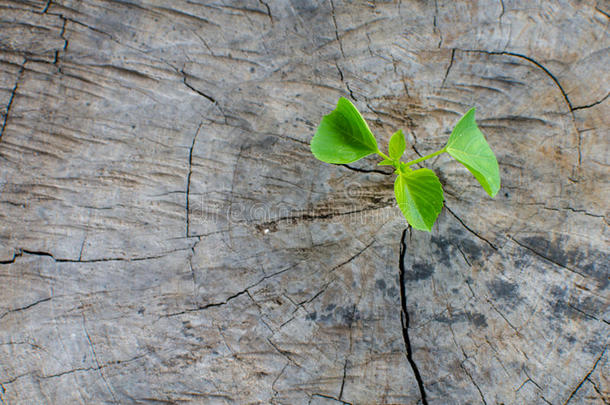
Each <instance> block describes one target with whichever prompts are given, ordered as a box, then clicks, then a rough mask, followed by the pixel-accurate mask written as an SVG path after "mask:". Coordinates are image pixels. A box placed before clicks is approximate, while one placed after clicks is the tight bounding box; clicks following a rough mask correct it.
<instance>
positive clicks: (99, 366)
mask: <svg viewBox="0 0 610 405" xmlns="http://www.w3.org/2000/svg"><path fill="white" fill-rule="evenodd" d="M82 317H83V331H84V332H85V335H86V336H87V341H88V342H89V348H90V349H91V354H93V361H94V362H95V365H96V366H97V367H96V370H97V371H98V372H99V374H100V377H102V380H103V381H104V384H105V385H106V388H107V389H108V392H109V393H110V396H112V399H113V400H114V403H115V404H118V403H119V402H118V401H117V399H116V395H115V393H114V390H113V389H112V387H110V384H109V383H108V381H107V380H106V376H105V375H104V373H103V372H102V366H101V365H100V362H99V361H98V359H97V353H96V352H95V346H94V345H93V341H92V340H91V335H89V331H88V330H87V320H86V319H85V314H84V313H83V314H82Z"/></svg>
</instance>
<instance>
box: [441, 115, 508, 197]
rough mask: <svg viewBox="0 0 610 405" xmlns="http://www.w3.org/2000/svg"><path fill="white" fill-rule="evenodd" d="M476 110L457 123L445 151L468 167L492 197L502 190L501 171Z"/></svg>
mask: <svg viewBox="0 0 610 405" xmlns="http://www.w3.org/2000/svg"><path fill="white" fill-rule="evenodd" d="M474 110H475V109H474V108H471V109H470V111H468V112H467V113H466V115H464V116H463V117H462V119H460V121H459V122H458V123H457V125H456V126H455V128H454V129H453V132H451V136H450V137H449V141H448V142H447V146H446V147H445V150H446V151H447V153H449V154H450V155H451V156H453V157H454V158H455V159H456V160H457V161H458V162H460V163H461V164H463V165H464V166H466V168H467V169H468V170H470V173H472V174H473V175H474V177H475V178H476V179H477V180H478V181H479V183H481V186H483V188H484V189H485V191H487V194H489V195H490V196H492V197H493V196H495V195H496V194H497V193H498V190H500V169H499V168H498V161H497V160H496V156H495V155H494V153H493V151H492V150H491V148H490V147H489V145H488V144H487V141H486V140H485V136H483V133H482V132H481V131H480V130H479V127H478V126H477V123H476V122H475V120H474Z"/></svg>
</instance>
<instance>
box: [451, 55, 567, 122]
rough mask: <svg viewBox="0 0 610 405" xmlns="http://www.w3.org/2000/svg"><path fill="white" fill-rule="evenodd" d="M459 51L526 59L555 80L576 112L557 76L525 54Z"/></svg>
mask: <svg viewBox="0 0 610 405" xmlns="http://www.w3.org/2000/svg"><path fill="white" fill-rule="evenodd" d="M459 50H460V51H462V52H467V53H484V54H487V55H508V56H514V57H516V58H520V59H524V60H526V61H528V62H530V63H532V64H534V65H536V66H537V67H538V68H540V69H541V70H542V71H543V72H544V73H545V74H546V75H547V76H548V77H550V78H551V80H553V82H555V85H557V88H559V91H561V95H562V96H563V99H564V100H565V102H566V104H567V105H568V107H569V108H570V112H573V111H574V107H573V106H572V102H571V101H570V98H569V97H568V94H567V93H566V91H565V90H564V89H563V86H562V85H561V83H559V80H558V79H557V77H555V75H554V74H553V73H551V72H550V71H549V70H548V69H547V68H546V67H545V66H544V65H542V64H541V63H540V62H538V61H536V60H535V59H532V58H530V57H529V56H527V55H523V54H520V53H515V52H506V51H501V52H500V51H486V50H482V49H459Z"/></svg>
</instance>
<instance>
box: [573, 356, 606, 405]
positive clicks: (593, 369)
mask: <svg viewBox="0 0 610 405" xmlns="http://www.w3.org/2000/svg"><path fill="white" fill-rule="evenodd" d="M607 348H608V346H605V347H604V350H602V352H601V354H600V355H599V356H598V357H597V359H596V360H595V363H594V364H593V367H592V368H591V370H589V372H588V373H587V374H586V375H585V376H584V377H583V378H582V380H580V382H579V383H578V385H577V386H576V388H574V390H572V392H571V393H570V396H569V397H568V399H566V401H565V402H564V403H563V405H567V404H568V403H569V402H570V401H571V400H572V398H574V395H576V393H577V392H578V390H579V389H580V388H581V387H582V385H583V384H584V383H585V381H586V380H587V379H588V378H589V377H590V376H591V374H593V372H594V371H595V368H596V367H597V364H598V363H599V361H600V360H601V359H602V357H604V354H605V353H606V349H607Z"/></svg>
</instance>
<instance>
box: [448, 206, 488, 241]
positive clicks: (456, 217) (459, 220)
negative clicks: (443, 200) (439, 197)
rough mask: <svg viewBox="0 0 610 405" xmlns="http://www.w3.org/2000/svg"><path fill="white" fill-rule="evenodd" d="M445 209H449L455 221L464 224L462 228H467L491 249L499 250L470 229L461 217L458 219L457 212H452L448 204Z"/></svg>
mask: <svg viewBox="0 0 610 405" xmlns="http://www.w3.org/2000/svg"><path fill="white" fill-rule="evenodd" d="M445 208H447V211H449V213H450V214H451V215H453V217H454V218H455V219H457V220H458V222H459V223H460V224H462V226H463V227H464V228H465V229H466V230H467V231H468V232H470V233H471V234H473V235H474V236H476V237H477V238H479V239H481V240H482V241H483V242H485V243H487V244H488V245H489V246H490V247H491V248H492V249H493V250H496V251H497V250H498V248H497V247H496V245H494V244H493V243H491V242H490V241H488V240H487V239H485V238H484V237H482V236H481V235H479V234H478V233H476V232H475V231H473V230H472V229H471V228H470V227H469V226H468V225H466V224H465V223H464V221H462V219H461V218H460V217H458V216H457V215H456V214H455V212H453V211H452V210H451V208H449V207H448V206H447V204H445Z"/></svg>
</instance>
